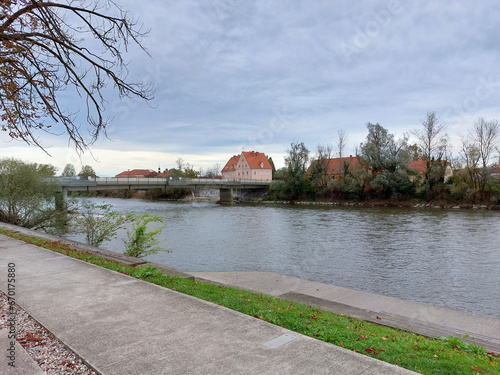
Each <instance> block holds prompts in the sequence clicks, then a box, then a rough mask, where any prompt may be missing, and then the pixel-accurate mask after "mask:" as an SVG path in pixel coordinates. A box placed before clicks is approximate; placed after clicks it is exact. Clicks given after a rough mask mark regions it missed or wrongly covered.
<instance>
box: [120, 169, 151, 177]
mask: <svg viewBox="0 0 500 375" xmlns="http://www.w3.org/2000/svg"><path fill="white" fill-rule="evenodd" d="M152 173H154V171H153V170H152V169H132V170H129V171H124V172H122V173H119V174H117V175H116V176H115V177H144V176H149V175H150V174H152Z"/></svg>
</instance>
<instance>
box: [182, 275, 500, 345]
mask: <svg viewBox="0 0 500 375" xmlns="http://www.w3.org/2000/svg"><path fill="white" fill-rule="evenodd" d="M190 274H191V275H193V276H194V277H195V278H196V280H206V281H210V282H215V283H219V284H224V285H231V286H235V287H237V288H243V289H248V290H252V291H256V292H259V293H263V294H270V295H272V296H275V297H281V298H285V299H288V300H294V301H298V302H302V303H306V304H311V305H314V306H318V307H320V308H323V309H326V310H330V311H333V312H335V313H337V314H341V313H343V314H346V315H349V316H352V317H356V318H359V319H363V320H368V321H372V322H375V323H379V324H384V325H388V326H392V327H398V328H401V329H405V330H408V331H411V332H416V333H419V334H422V335H425V336H429V337H441V336H444V337H449V336H455V337H461V336H462V334H468V335H470V337H469V338H467V341H470V342H475V343H477V344H480V345H482V346H484V347H485V348H486V349H488V350H491V351H493V352H495V353H500V319H495V318H491V317H486V316H482V315H474V314H470V313H466V312H462V311H457V310H451V309H446V308H442V307H436V306H432V305H428V304H425V303H418V302H413V301H407V300H402V299H397V298H391V297H385V296H381V295H377V294H372V293H366V292H361V291H357V290H352V289H346V288H341V287H338V286H334V285H328V284H322V283H318V282H314V281H308V280H302V279H297V278H294V277H289V276H283V275H279V274H275V273H269V272H191V273H190Z"/></svg>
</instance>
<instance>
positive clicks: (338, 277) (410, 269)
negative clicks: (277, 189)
mask: <svg viewBox="0 0 500 375" xmlns="http://www.w3.org/2000/svg"><path fill="white" fill-rule="evenodd" d="M90 200H91V201H93V202H95V203H99V204H101V203H109V204H112V205H113V209H114V210H116V211H120V212H124V213H125V212H133V213H138V214H139V213H150V214H158V215H161V216H162V217H163V218H164V221H165V223H166V225H167V226H166V228H165V229H164V230H163V232H162V235H161V246H163V247H166V248H168V249H169V250H170V251H171V252H169V253H165V252H162V253H159V254H156V255H151V256H149V257H148V258H147V259H149V260H151V261H154V262H158V263H162V264H166V265H168V266H171V267H175V268H178V269H180V270H183V271H187V272H189V271H269V272H276V273H280V274H284V275H289V276H295V277H299V278H303V279H308V280H313V281H318V282H322V283H327V284H333V285H337V286H342V287H345V288H350V289H357V290H361V291H365V292H371V293H376V294H381V295H385V296H390V297H396V298H402V299H408V300H414V301H418V302H425V303H430V304H432V305H436V306H443V307H447V308H452V309H456V310H462V311H468V312H472V313H477V314H481V315H487V316H492V317H496V318H500V212H498V211H488V210H441V209H416V208H387V207H380V208H364V207H349V208H346V207H333V206H326V207H325V206H302V205H301V206H290V205H265V204H260V205H236V206H219V205H216V204H210V203H177V202H175V203H174V202H151V201H144V200H136V199H131V200H126V199H108V198H105V199H104V198H103V199H101V198H92V199H90ZM70 238H73V239H76V240H79V241H82V242H83V240H84V237H83V236H82V235H72V236H70ZM122 238H125V230H122V231H120V232H119V236H118V238H117V239H115V240H112V241H110V242H107V243H104V244H103V245H102V247H103V248H107V249H109V250H113V251H117V252H123V251H124V249H125V247H124V244H123V241H122V240H121V239H122Z"/></svg>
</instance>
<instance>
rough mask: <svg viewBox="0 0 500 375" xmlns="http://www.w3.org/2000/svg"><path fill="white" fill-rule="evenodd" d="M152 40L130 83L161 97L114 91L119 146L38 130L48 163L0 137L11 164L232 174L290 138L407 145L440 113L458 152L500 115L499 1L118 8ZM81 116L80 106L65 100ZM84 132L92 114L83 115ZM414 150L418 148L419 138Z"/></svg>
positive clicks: (168, 2)
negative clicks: (376, 130)
mask: <svg viewBox="0 0 500 375" xmlns="http://www.w3.org/2000/svg"><path fill="white" fill-rule="evenodd" d="M116 2H117V3H119V4H120V5H122V6H123V7H124V8H125V9H128V10H130V12H131V14H133V15H134V17H137V18H139V22H140V23H142V24H144V27H145V28H146V29H150V32H149V34H148V36H147V38H145V39H144V40H143V45H144V47H146V48H147V50H148V52H149V54H150V56H148V55H147V54H145V53H144V52H143V51H141V50H140V49H139V48H131V49H130V50H129V52H128V53H126V54H125V59H126V60H127V61H128V69H129V75H128V79H129V80H130V81H134V82H144V83H152V84H154V85H155V95H154V99H153V100H152V101H151V102H150V103H146V102H144V101H142V100H140V99H131V100H130V99H123V100H120V99H119V98H117V97H116V96H115V95H114V94H113V93H112V92H109V96H108V97H107V100H108V102H107V104H106V112H105V113H106V115H107V116H108V117H109V118H111V119H112V122H111V124H110V125H109V127H108V138H101V139H99V140H98V141H97V142H96V143H95V144H94V145H93V146H92V147H91V149H90V151H88V152H86V153H85V154H83V155H80V156H79V155H78V154H77V153H76V151H75V149H74V146H72V145H71V144H68V139H67V137H65V135H64V134H62V135H57V136H53V135H48V134H44V133H39V134H38V136H39V138H40V140H41V143H42V144H43V145H44V146H45V147H46V150H47V152H48V153H50V155H51V156H50V157H49V156H48V155H47V154H46V153H45V152H43V151H42V150H40V149H38V148H36V147H35V146H28V145H26V144H24V143H21V142H18V141H12V140H10V139H9V138H8V137H7V135H6V134H5V133H4V132H2V133H1V134H0V147H1V148H0V157H16V158H21V159H23V160H26V161H31V162H38V163H50V164H52V165H54V166H56V167H57V168H58V172H59V173H60V172H62V170H63V169H64V166H65V165H66V164H68V163H71V164H73V165H74V166H75V168H76V170H77V172H78V171H79V170H80V168H81V166H82V165H86V164H89V165H91V166H92V167H93V168H94V170H95V171H96V172H97V174H98V175H99V176H107V177H112V176H114V175H116V174H118V173H120V172H122V171H124V170H128V169H134V168H141V169H143V168H150V169H154V170H157V169H158V168H161V170H164V169H165V168H172V167H175V165H176V160H177V159H178V158H181V159H183V160H184V162H187V163H190V164H191V165H192V166H194V167H195V169H199V168H204V169H207V168H212V167H213V166H214V165H216V164H217V163H218V164H220V166H221V167H222V166H224V165H225V163H226V162H227V161H228V160H229V158H230V157H231V156H233V155H237V154H239V153H241V151H243V150H244V151H252V150H255V151H259V152H263V153H265V154H267V155H269V156H271V157H272V158H273V161H274V162H275V164H276V166H277V167H281V166H283V165H284V161H283V158H284V155H285V153H286V150H287V149H288V148H289V147H290V143H292V142H304V143H305V145H306V146H307V147H308V148H309V150H310V151H311V155H312V156H314V153H315V150H316V147H317V146H318V145H319V144H323V145H326V144H332V146H333V149H334V151H335V150H336V140H337V137H338V132H339V131H340V130H344V131H345V133H346V135H347V148H346V150H345V151H344V153H345V154H347V155H348V154H354V153H355V151H356V148H357V146H359V144H360V143H361V142H363V141H364V140H365V137H366V135H367V128H366V124H367V123H368V122H371V123H380V125H382V126H383V127H384V128H386V129H388V130H389V132H391V133H393V134H395V136H396V137H401V136H403V135H404V134H405V133H410V132H411V131H412V130H414V129H418V128H419V127H421V126H422V125H421V124H422V120H423V119H424V118H425V116H426V114H427V112H429V111H435V112H436V113H437V115H438V117H439V119H440V122H441V123H442V124H444V125H445V126H446V132H447V133H448V135H449V136H450V139H451V142H452V145H453V155H454V156H458V154H459V141H460V136H465V135H466V134H467V131H468V129H469V128H470V127H471V126H472V124H473V123H474V121H476V120H477V119H478V118H479V117H484V118H485V119H487V120H491V119H500V107H499V103H500V71H499V69H498V67H499V62H500V38H499V37H498V25H499V24H498V20H500V4H499V3H498V1H496V0H482V1H480V2H471V1H466V0H434V1H409V0H383V1H378V0H373V1H370V0H364V1H355V2H354V1H351V0H346V1H343V0H306V1H299V0H283V1H281V0H280V1H274V0H264V1H252V0H208V1H201V0H200V1H192V0H182V1H177V0H175V1H174V0H162V1H158V0H142V1H140V2H137V1H135V0H134V1H132V0H117V1H116ZM61 95H62V96H61V98H62V101H63V102H64V103H66V105H67V107H68V108H70V109H71V110H78V108H81V106H82V100H81V99H80V98H78V97H77V96H70V95H67V94H66V93H61ZM81 120H82V128H81V129H82V132H83V133H84V134H85V128H86V126H85V124H84V122H83V121H84V120H85V117H82V119H81ZM410 141H412V138H410Z"/></svg>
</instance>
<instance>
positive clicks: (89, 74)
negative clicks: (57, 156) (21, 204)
mask: <svg viewBox="0 0 500 375" xmlns="http://www.w3.org/2000/svg"><path fill="white" fill-rule="evenodd" d="M84 36H88V37H89V38H91V39H92V40H89V38H86V37H84ZM144 36H145V33H143V32H142V31H141V30H140V27H137V23H136V20H134V19H133V18H132V17H131V16H130V14H129V13H128V12H126V11H124V10H122V8H121V7H120V6H119V5H118V4H116V3H115V2H114V1H111V0H104V1H100V0H99V1H98V0H90V1H85V0H66V1H59V2H55V1H35V0H15V1H11V0H8V1H5V0H3V1H1V2H0V108H1V122H0V129H1V130H2V131H5V132H7V134H8V136H9V137H11V138H13V139H20V140H23V141H25V142H27V143H28V144H35V145H37V146H39V147H41V148H42V149H43V146H42V145H41V144H40V142H39V139H38V137H37V133H38V132H40V131H45V132H51V131H52V130H53V127H54V125H55V124H58V129H60V128H62V129H64V130H65V131H66V133H67V134H68V137H69V139H70V141H71V142H73V143H74V144H75V146H76V148H77V149H78V150H80V151H83V150H84V149H86V148H87V147H88V145H89V144H92V142H94V141H95V140H97V139H98V137H99V136H100V135H102V134H103V133H104V134H105V133H106V126H107V124H108V120H107V119H106V118H105V117H104V113H103V112H104V105H105V103H106V101H105V99H104V94H105V93H106V92H107V90H108V87H114V88H115V89H116V90H117V91H118V94H119V95H120V97H140V98H143V99H146V100H149V99H151V98H152V91H151V88H150V87H149V86H144V85H142V84H135V83H129V82H126V81H125V79H126V78H127V77H126V76H127V73H128V72H127V69H126V68H127V63H126V62H125V60H124V59H123V56H122V53H123V52H124V51H126V50H127V49H128V48H129V47H130V44H132V45H134V44H135V45H138V46H139V47H140V48H142V46H141V39H142V37H144ZM71 89H73V90H74V91H73V92H74V93H75V94H77V95H78V96H80V97H82V101H83V102H84V103H86V105H85V108H86V111H85V112H86V113H85V114H84V116H85V115H86V116H85V117H86V121H87V122H88V124H89V127H90V129H91V130H90V133H91V134H90V135H91V137H90V140H87V139H86V137H84V136H83V135H82V134H81V133H80V131H79V129H80V126H79V124H78V122H79V121H78V119H79V118H80V117H79V116H75V115H73V114H72V113H71V112H69V111H66V110H65V108H66V105H63V104H62V103H60V102H59V100H58V98H59V93H61V92H68V91H69V90H71ZM73 113H74V112H73ZM42 118H44V119H45V121H42Z"/></svg>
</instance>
